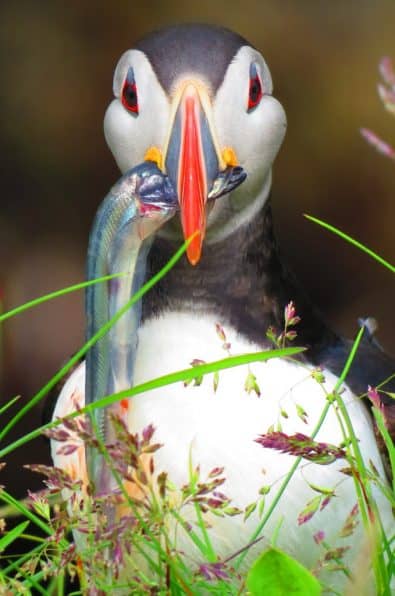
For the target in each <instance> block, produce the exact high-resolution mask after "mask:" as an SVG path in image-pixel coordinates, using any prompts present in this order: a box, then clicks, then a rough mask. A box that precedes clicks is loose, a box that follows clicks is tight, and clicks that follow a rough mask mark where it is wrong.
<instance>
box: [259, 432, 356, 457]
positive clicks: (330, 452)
mask: <svg viewBox="0 0 395 596" xmlns="http://www.w3.org/2000/svg"><path fill="white" fill-rule="evenodd" d="M255 441H256V443H259V444H260V445H262V447H266V448H267V449H275V450H277V451H281V453H289V454H290V455H294V456H296V457H303V458H304V459H307V460H309V461H313V462H315V463H317V464H330V463H332V462H334V461H335V460H336V459H341V458H345V457H346V452H345V451H344V449H341V448H340V447H336V445H332V444H330V443H320V442H318V441H314V439H311V438H310V437H308V436H306V435H304V434H303V433H295V434H294V435H286V434H285V433H283V432H278V431H273V432H270V433H266V434H264V435H260V436H259V437H258V438H257V439H255Z"/></svg>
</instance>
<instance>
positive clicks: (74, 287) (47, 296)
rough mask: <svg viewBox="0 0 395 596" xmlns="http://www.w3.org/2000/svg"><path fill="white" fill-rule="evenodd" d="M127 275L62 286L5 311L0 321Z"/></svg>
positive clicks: (113, 275)
mask: <svg viewBox="0 0 395 596" xmlns="http://www.w3.org/2000/svg"><path fill="white" fill-rule="evenodd" d="M124 275H126V273H113V274H112V275H106V276H104V277H98V278H97V279H91V280H89V281H83V282H81V283H79V284H74V285H72V286H68V287H67V288H62V289H61V290H56V291H55V292H51V293H50V294H45V295H44V296H40V297H39V298H34V299H33V300H29V302H25V303H24V304H21V305H20V306H17V307H16V308H13V309H12V310H9V311H7V312H5V313H4V314H2V315H0V323H3V321H6V320H7V319H10V318H11V317H14V316H15V315H18V314H20V313H21V312H24V311H25V310H28V309H29V308H33V307H35V306H39V305H40V304H43V302H48V300H53V299H54V298H60V297H61V296H65V294H70V293H71V292H76V291H77V290H83V289H85V288H87V287H88V286H93V285H94V284H98V283H103V282H106V281H109V280H110V279H114V277H122V276H124Z"/></svg>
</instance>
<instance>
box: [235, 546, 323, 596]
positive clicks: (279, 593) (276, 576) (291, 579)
mask: <svg viewBox="0 0 395 596" xmlns="http://www.w3.org/2000/svg"><path fill="white" fill-rule="evenodd" d="M246 583H247V588H248V590H249V591H250V593H251V594H252V596H262V595H263V594H264V595H265V596H283V595H284V596H290V595H295V596H297V595H298V594H300V596H319V595H320V594H321V587H320V584H319V582H318V581H317V579H316V578H315V577H314V576H313V575H312V574H311V573H310V571H308V569H306V568H305V567H303V565H301V564H300V563H298V562H297V561H295V559H292V557H290V556H289V555H286V554H285V553H283V552H282V551H281V550H278V549H277V548H269V549H268V550H266V551H264V552H263V553H262V554H261V555H260V556H259V557H258V559H257V560H256V561H255V562H254V563H253V564H252V567H251V568H250V570H249V572H248V575H247V582H246Z"/></svg>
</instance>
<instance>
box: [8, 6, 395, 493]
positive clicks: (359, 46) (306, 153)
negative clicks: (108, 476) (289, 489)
mask: <svg viewBox="0 0 395 596" xmlns="http://www.w3.org/2000/svg"><path fill="white" fill-rule="evenodd" d="M196 6H197V8H192V4H190V5H188V4H187V3H186V2H180V1H178V0H169V1H167V2H164V1H161V2H159V1H157V2H155V1H153V0H146V1H145V2H144V3H143V2H130V1H129V2H126V1H116V0H115V1H112V2H102V1H100V2H68V3H65V2H56V1H49V0H42V1H41V2H34V1H32V0H30V2H24V1H23V0H19V1H18V2H10V1H8V2H6V1H3V2H2V3H1V5H0V61H1V88H0V151H1V153H0V154H1V210H0V246H1V253H0V254H1V258H0V288H1V291H2V296H3V301H4V304H3V307H4V308H6V309H7V308H9V307H12V306H15V305H17V304H20V303H22V302H24V301H26V300H28V299H30V298H32V297H36V296H38V295H40V294H43V293H46V292H49V291H52V290H54V289H57V288H61V287H63V286H66V285H68V284H72V283H76V282H78V281H80V280H82V279H83V277H84V260H85V252H86V245H87V237H88V232H89V228H90V224H91V221H92V218H93V215H94V213H95V210H96V208H97V206H98V204H99V203H100V201H101V200H102V198H103V197H104V195H105V194H106V193H107V191H108V189H109V188H110V186H111V185H112V184H113V183H114V181H115V180H116V179H117V178H118V176H119V172H118V170H117V167H116V165H115V163H114V161H113V158H112V156H111V155H110V153H109V151H108V149H107V147H106V145H105V142H104V138H103V132H102V119H103V114H104V111H105V109H106V106H107V104H108V102H109V101H110V99H111V96H112V91H111V87H112V73H113V69H114V67H115V65H116V63H117V60H118V58H119V56H120V55H121V53H122V52H123V51H124V50H125V49H128V48H130V47H131V46H132V45H133V44H134V42H135V40H136V39H137V38H139V37H140V36H142V35H143V34H144V33H146V32H148V31H149V30H152V29H155V28H158V27H160V26H163V25H166V24H173V23H180V22H188V21H189V22H191V21H199V22H212V23H217V24H222V25H225V26H227V27H229V28H232V29H235V30H237V31H238V32H239V33H241V34H242V35H244V36H245V37H247V39H249V40H250V41H251V42H252V44H253V45H255V46H256V47H257V48H258V49H260V50H261V51H262V53H263V55H264V57H265V58H266V60H267V62H268V64H269V66H270V68H271V71H272V75H273V80H274V85H275V95H276V96H277V97H278V99H280V101H281V102H282V104H283V106H284V108H285V110H286V112H287V115H288V133H287V136H286V139H285V143H284V145H283V148H282V149H281V152H280V155H279V157H278V158H277V160H276V163H275V170H274V187H273V188H274V189H273V194H272V198H273V202H274V211H275V223H276V228H277V232H278V236H279V238H280V243H281V247H282V250H283V253H284V256H285V257H286V259H287V261H288V262H289V263H290V265H291V266H292V267H293V268H294V269H295V270H296V273H297V274H298V275H299V277H300V278H301V279H302V281H303V283H304V284H305V286H306V287H307V288H308V289H309V291H310V293H311V295H312V297H313V298H314V300H315V302H316V303H317V304H318V305H319V306H320V308H321V309H322V311H323V312H324V313H325V315H326V316H327V318H328V319H329V320H330V321H331V322H332V324H333V325H334V326H335V327H336V328H337V329H338V330H340V331H342V332H344V333H346V334H348V335H350V336H352V335H353V334H354V333H355V330H356V320H357V317H359V316H361V315H374V316H375V317H376V318H377V319H378V321H379V325H380V328H379V334H378V336H379V339H380V340H381V341H382V343H383V344H384V346H385V347H386V349H387V350H388V351H390V352H392V353H395V334H394V332H393V331H394V304H395V283H394V279H393V277H391V276H390V274H389V273H388V272H387V271H385V270H383V269H381V268H380V267H379V266H378V265H377V264H375V263H373V262H372V261H370V260H369V259H368V258H367V257H365V256H364V255H362V254H360V253H358V252H357V251H356V250H355V249H353V248H351V247H348V246H347V245H345V244H344V243H343V242H342V241H340V240H338V239H336V238H335V237H332V236H331V235H329V234H327V233H325V232H323V231H321V230H320V229H319V228H317V227H316V226H314V224H312V223H309V222H307V221H306V220H305V219H304V218H303V216H302V214H303V213H304V212H307V213H311V214H313V215H316V216H317V217H320V218H323V219H325V220H327V221H328V222H330V223H332V224H334V225H337V226H339V227H340V228H342V229H344V230H345V231H347V232H348V233H349V234H351V235H354V236H355V237H357V238H359V239H360V240H361V241H363V242H365V243H366V244H368V245H369V246H370V247H371V248H373V249H374V250H377V251H378V252H379V253H380V254H382V256H384V257H386V258H387V259H388V260H390V261H392V262H393V261H394V260H395V249H394V241H393V239H394V232H393V227H394V216H395V164H394V162H391V161H389V160H388V159H386V158H384V157H382V156H380V155H378V154H377V153H376V152H375V151H374V150H373V149H372V148H371V147H369V146H368V145H367V144H366V143H365V141H364V140H363V139H362V138H361V136H360V134H359V128H360V127H361V126H367V127H369V128H372V129H373V130H375V131H376V132H377V133H378V134H380V135H382V136H384V137H385V138H386V139H387V140H388V141H390V142H391V141H392V142H395V119H393V118H391V116H390V115H389V114H388V113H385V112H384V109H383V108H382V106H381V103H380V101H379V99H378V97H377V92H376V83H377V81H378V72H377V64H378V61H379V59H380V57H381V56H383V55H387V54H388V55H390V56H392V57H393V58H395V42H394V39H395V36H394V30H395V3H394V2H393V1H392V0H387V1H386V0H376V1H374V2H373V1H371V0H326V1H324V0H321V1H320V0H293V1H287V0H244V1H243V2H232V1H230V0H227V1H223V0H222V1H217V2H215V1H207V0H200V2H199V3H196ZM290 298H292V297H291V296H290ZM83 333H84V321H83V296H82V293H78V294H77V293H76V294H73V295H70V296H69V297H67V298H64V299H60V300H56V301H54V302H51V303H47V304H46V305H44V306H42V307H40V308H37V309H35V310H32V311H30V312H27V313H25V314H23V315H20V316H18V317H17V318H15V319H14V320H12V321H9V322H7V323H6V324H5V325H4V328H3V332H2V351H3V362H2V373H3V374H2V377H3V378H2V395H3V400H5V399H6V398H9V397H11V396H12V395H15V394H20V395H21V396H22V399H23V402H25V401H26V400H27V399H28V398H30V397H31V396H32V395H33V393H34V392H35V391H36V390H37V389H39V388H40V386H41V385H42V384H43V383H44V382H45V381H47V380H48V379H49V378H50V376H51V375H52V374H53V373H54V372H55V371H56V370H57V369H58V367H59V366H60V364H61V363H62V362H63V361H64V360H65V359H66V358H67V357H68V356H69V355H70V354H72V353H73V352H74V351H75V350H76V349H77V348H78V347H79V346H80V345H81V342H82V341H83ZM39 422H40V412H39V409H38V410H37V412H36V413H35V414H34V415H32V416H29V417H28V419H26V420H25V421H24V422H23V423H21V424H20V426H19V427H18V431H17V435H19V434H22V433H23V432H25V431H27V430H29V429H31V428H33V427H34V426H35V425H37V424H38V423H39ZM27 452H29V454H28V455H27ZM45 459H48V447H47V446H46V445H45V444H44V442H38V443H37V444H36V446H35V447H29V448H28V449H24V450H22V451H20V452H18V453H16V454H15V455H14V456H13V457H12V458H10V461H11V465H9V466H8V472H7V469H6V471H5V475H6V476H7V478H8V480H9V481H10V482H12V481H13V482H14V483H20V486H19V487H18V491H19V492H20V493H23V491H24V490H25V488H26V485H31V483H32V481H31V479H30V478H29V477H28V476H27V475H26V473H23V474H24V475H23V476H22V475H21V471H20V467H19V466H20V464H21V463H26V462H27V461H44V460H45ZM2 482H3V481H2Z"/></svg>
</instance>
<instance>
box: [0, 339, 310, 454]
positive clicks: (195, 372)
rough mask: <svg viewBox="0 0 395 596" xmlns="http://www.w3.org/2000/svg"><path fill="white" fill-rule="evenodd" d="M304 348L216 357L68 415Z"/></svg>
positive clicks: (28, 438) (19, 442)
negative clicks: (212, 360) (219, 358)
mask: <svg viewBox="0 0 395 596" xmlns="http://www.w3.org/2000/svg"><path fill="white" fill-rule="evenodd" d="M304 349H305V348H297V347H292V348H282V349H278V350H270V351H269V350H268V351H266V352H255V353H254V352H252V353H251V354H242V355H239V356H230V357H229V358H223V359H222V360H216V361H215V362H210V363H207V364H200V365H199V366H194V367H193V368H186V369H184V370H180V371H177V372H174V373H169V374H167V375H163V376H162V377H158V378H156V379H153V380H152V381H147V382H146V383H141V384H140V385H136V386H135V387H131V388H130V389H125V390H124V391H120V392H119V393H114V394H113V395H109V396H106V397H103V398H102V399H100V400H98V401H97V402H96V403H94V404H90V405H89V406H86V407H85V408H83V409H81V410H79V411H78V412H75V413H74V415H71V416H70V417H76V416H79V415H80V414H84V413H87V412H91V411H93V410H95V409H96V408H104V407H106V406H109V405H111V404H113V403H115V402H117V401H120V400H121V399H124V398H125V397H133V396H134V395H139V394H141V393H145V392H147V391H150V390H152V389H158V388H159V387H165V386H166V385H172V384H174V383H179V382H183V381H190V380H193V379H195V378H196V377H199V376H202V375H205V374H209V373H212V372H216V371H219V370H225V369H227V368H233V367H235V366H241V365H243V364H251V363H253V362H265V361H267V360H270V359H272V358H282V357H290V356H295V355H296V354H299V353H301V352H303V351H304ZM61 422H62V421H61V420H58V421H55V422H49V423H48V424H44V425H43V426H40V427H39V428H36V429H35V430H33V431H31V432H30V433H28V434H26V435H24V436H23V437H21V438H20V439H17V440H16V441H14V442H13V443H10V444H9V445H6V446H5V447H4V448H3V449H1V450H0V458H3V457H4V456H5V455H8V454H9V453H11V452H12V451H14V450H15V449H18V448H19V447H22V445H25V444H26V443H28V442H29V441H32V440H33V439H36V438H37V437H39V436H40V435H41V434H42V432H43V431H44V430H46V429H48V428H53V427H55V426H58V425H59V424H61Z"/></svg>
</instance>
